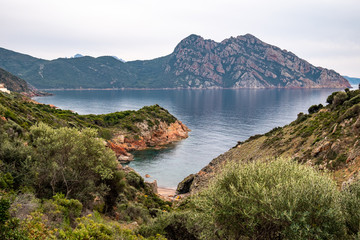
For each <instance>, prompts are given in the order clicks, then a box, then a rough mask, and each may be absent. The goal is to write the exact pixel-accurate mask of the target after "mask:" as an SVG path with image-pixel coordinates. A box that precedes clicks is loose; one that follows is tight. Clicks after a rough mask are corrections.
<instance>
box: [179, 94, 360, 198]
mask: <svg viewBox="0 0 360 240" xmlns="http://www.w3.org/2000/svg"><path fill="white" fill-rule="evenodd" d="M327 102H328V103H329V104H328V105H327V106H326V107H323V106H322V105H321V104H320V105H314V106H311V107H310V108H309V114H303V113H299V114H298V118H297V119H296V120H295V121H293V122H292V123H290V124H289V125H286V126H284V127H277V128H274V129H273V130H271V131H270V132H268V133H266V134H263V135H255V136H252V137H250V138H249V139H248V140H246V141H245V142H239V144H238V145H237V146H235V147H233V148H232V149H230V150H229V151H227V152H226V153H224V154H222V155H220V156H219V157H217V158H215V159H213V160H212V161H211V162H210V163H209V164H208V165H207V166H205V167H204V168H203V169H202V170H200V171H199V172H198V173H196V174H194V175H190V176H189V177H187V178H186V179H185V180H184V181H183V182H182V183H180V185H179V188H178V190H179V191H180V192H182V193H185V192H188V191H189V190H190V191H197V190H199V189H203V188H204V187H205V186H207V184H208V183H209V181H210V179H212V178H216V176H218V175H219V173H220V172H221V171H222V169H223V167H224V165H225V164H227V163H229V162H233V161H235V162H244V163H245V162H249V161H265V160H271V159H274V158H279V157H280V158H281V157H284V158H291V159H294V160H296V161H297V162H299V163H304V164H307V165H310V166H313V167H315V168H319V169H322V170H323V169H326V170H328V171H329V172H330V173H331V174H332V176H333V178H334V179H335V180H336V181H337V182H338V184H339V185H341V184H342V183H344V182H352V181H354V180H356V179H360V174H359V173H360V148H359V146H360V142H359V134H360V90H353V91H346V92H334V93H333V94H332V95H330V96H329V97H328V99H327Z"/></svg>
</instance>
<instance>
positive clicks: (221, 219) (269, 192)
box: [188, 160, 345, 239]
mask: <svg viewBox="0 0 360 240" xmlns="http://www.w3.org/2000/svg"><path fill="white" fill-rule="evenodd" d="M339 199H340V198H339V191H338V190H337V189H336V185H335V184H334V182H332V181H331V180H330V179H329V178H328V177H327V176H324V175H321V174H319V173H318V172H316V171H314V170H313V169H311V168H310V167H307V166H303V165H299V164H297V163H295V162H292V161H288V160H275V161H273V162H266V163H250V164H246V165H244V164H242V165H240V164H238V165H231V166H228V167H227V169H226V170H224V172H223V174H222V176H221V177H219V178H218V180H217V181H216V182H214V183H213V184H212V185H211V186H210V187H209V188H208V189H207V190H206V191H204V192H203V193H201V194H200V195H199V197H198V198H196V199H195V200H194V203H195V206H196V212H194V214H192V215H191V217H190V218H191V219H188V221H189V220H191V221H193V222H194V223H198V224H200V226H201V227H200V228H199V229H201V231H200V232H199V233H197V235H198V237H199V238H201V239H242V238H245V239H247V238H250V239H341V238H342V237H343V236H344V235H345V224H344V218H343V215H342V212H341V205H340V201H339Z"/></svg>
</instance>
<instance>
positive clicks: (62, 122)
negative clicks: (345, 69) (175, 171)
mask: <svg viewBox="0 0 360 240" xmlns="http://www.w3.org/2000/svg"><path fill="white" fill-rule="evenodd" d="M331 96H332V97H329V98H328V102H329V105H327V106H325V107H324V106H319V105H314V106H312V107H311V108H310V109H311V110H310V109H309V114H303V113H302V114H299V115H298V119H297V120H296V121H294V122H293V123H291V124H290V125H288V126H285V127H277V128H274V129H273V130H271V131H270V132H268V133H267V134H264V135H259V136H255V137H253V138H251V139H249V140H247V141H245V142H243V143H241V145H240V146H238V147H234V148H232V149H231V150H229V152H230V153H229V154H227V153H225V154H224V155H223V156H222V158H223V159H226V160H227V161H229V162H228V163H227V164H226V165H222V167H221V171H220V172H216V178H213V180H212V181H211V182H210V184H209V185H208V187H207V188H203V189H202V190H201V191H199V192H197V193H196V194H194V195H193V196H191V197H188V198H185V199H184V200H182V201H180V202H179V203H178V204H177V205H175V206H172V204H171V203H169V202H166V201H163V200H162V199H160V198H159V197H158V196H157V195H156V194H154V193H153V192H152V190H151V189H150V187H149V186H148V185H147V184H145V182H144V179H143V178H142V177H141V176H139V175H138V174H137V173H135V172H133V171H125V170H124V169H123V168H121V167H120V166H119V165H118V163H117V160H116V158H115V155H114V152H112V151H110V150H109V149H108V148H106V147H105V146H104V144H103V141H104V140H103V139H102V138H100V136H108V137H109V135H111V134H112V131H114V129H117V128H122V129H124V131H128V132H129V133H130V132H134V134H136V133H137V131H138V130H137V127H136V126H137V125H136V124H134V123H136V122H147V123H148V124H149V125H151V124H154V125H153V126H154V127H156V124H158V123H157V122H156V121H160V120H161V121H166V122H172V121H175V119H174V117H172V116H171V115H170V114H168V112H167V111H166V110H164V109H162V108H160V107H159V106H157V105H154V106H150V107H144V108H143V109H141V110H139V111H125V112H118V113H113V114H105V115H82V116H81V115H78V114H76V113H72V112H71V111H64V110H57V109H54V108H51V107H50V106H47V105H42V104H35V103H33V102H31V101H29V100H28V99H26V98H24V97H23V96H21V95H18V94H11V95H8V94H0V100H1V101H0V239H165V238H167V239H189V240H190V239H191V240H193V239H358V238H359V236H360V233H359V231H360V225H359V221H360V211H359V209H360V180H358V178H357V177H356V176H355V175H352V176H355V177H353V178H352V179H353V180H352V181H353V182H352V183H347V184H344V187H343V189H342V190H341V188H340V187H339V185H337V182H336V181H334V180H333V178H334V176H335V179H336V180H338V178H337V177H336V176H337V175H336V174H337V173H338V172H339V171H340V170H341V172H340V173H341V174H342V175H346V174H347V169H345V167H346V168H349V172H352V174H353V173H354V172H356V171H358V169H357V168H356V166H358V162H357V160H356V157H357V156H359V154H360V153H359V152H357V150H356V149H358V147H359V143H358V141H357V140H358V133H359V129H360V121H359V120H358V119H359V115H360V105H359V104H360V91H358V90H356V91H350V90H346V91H345V92H337V93H334V94H332V95H331ZM150 122H151V123H150ZM130 124H132V125H131V127H130ZM127 125H129V126H128V127H127ZM250 144H251V146H252V147H253V148H252V149H250V150H251V151H250V150H249V148H247V147H248V145H250ZM244 149H245V150H244ZM297 149H298V151H296V150H297ZM241 151H247V155H245V154H241V153H242V152H241ZM262 151H264V152H266V153H268V154H267V155H266V156H265V155H264V154H263V152H262ZM251 154H256V156H255V155H251ZM282 154H287V155H282ZM356 154H358V155H356ZM228 156H231V157H237V158H240V157H246V159H245V158H244V159H240V160H239V159H237V161H232V160H234V159H231V158H227V157H228ZM278 156H282V157H278ZM285 156H287V157H285ZM352 156H355V157H354V158H352ZM256 157H258V158H256ZM260 157H263V158H260ZM249 159H251V160H249ZM349 159H350V160H349ZM231 161H232V162H231ZM349 161H352V164H351V165H350V164H349V165H348V162H349ZM303 162H308V163H313V165H314V166H323V167H322V168H321V169H327V170H326V171H320V170H316V169H315V168H312V167H310V166H306V165H302V164H301V163H303ZM213 167H214V168H213V169H212V171H214V172H215V170H216V168H215V167H216V166H215V165H214V166H213ZM194 181H195V180H194Z"/></svg>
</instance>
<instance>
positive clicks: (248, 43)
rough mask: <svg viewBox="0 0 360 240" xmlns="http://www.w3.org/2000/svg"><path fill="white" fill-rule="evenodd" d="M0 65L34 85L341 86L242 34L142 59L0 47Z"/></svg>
mask: <svg viewBox="0 0 360 240" xmlns="http://www.w3.org/2000/svg"><path fill="white" fill-rule="evenodd" d="M0 67H2V68H4V69H5V70H7V71H9V72H11V73H13V74H15V75H17V76H19V77H22V78H23V79H25V80H26V81H28V82H29V83H31V84H32V85H34V86H35V87H38V88H43V89H44V88H344V87H349V86H350V85H349V83H348V81H347V80H346V79H345V78H343V77H342V76H340V75H339V74H338V73H336V72H335V71H333V70H328V69H325V68H321V67H315V66H313V65H311V64H310V63H308V62H307V61H305V60H303V59H301V58H299V57H297V56H296V55H295V54H293V53H291V52H288V51H286V50H281V49H280V48H278V47H275V46H272V45H269V44H267V43H264V42H262V41H261V40H259V39H258V38H256V37H254V36H252V35H250V34H246V35H244V36H238V37H236V38H234V37H231V38H228V39H225V40H223V41H222V42H215V41H212V40H205V39H204V38H202V37H200V36H197V35H190V36H189V37H187V38H185V39H183V40H182V41H181V42H180V43H179V44H178V45H177V46H176V47H175V50H174V51H173V53H171V54H169V55H167V56H164V57H160V58H156V59H153V60H146V61H130V62H121V61H118V60H116V59H115V58H113V57H108V56H105V57H98V58H93V57H88V56H86V57H80V58H70V59H67V58H59V59H55V60H52V61H47V60H43V59H38V58H34V57H31V56H28V55H24V54H20V53H16V52H13V51H9V50H6V49H1V48H0Z"/></svg>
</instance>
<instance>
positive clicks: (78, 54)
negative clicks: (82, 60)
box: [72, 53, 84, 58]
mask: <svg viewBox="0 0 360 240" xmlns="http://www.w3.org/2000/svg"><path fill="white" fill-rule="evenodd" d="M83 56H84V55H82V54H80V53H77V54H75V55H74V56H73V57H72V58H79V57H83Z"/></svg>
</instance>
